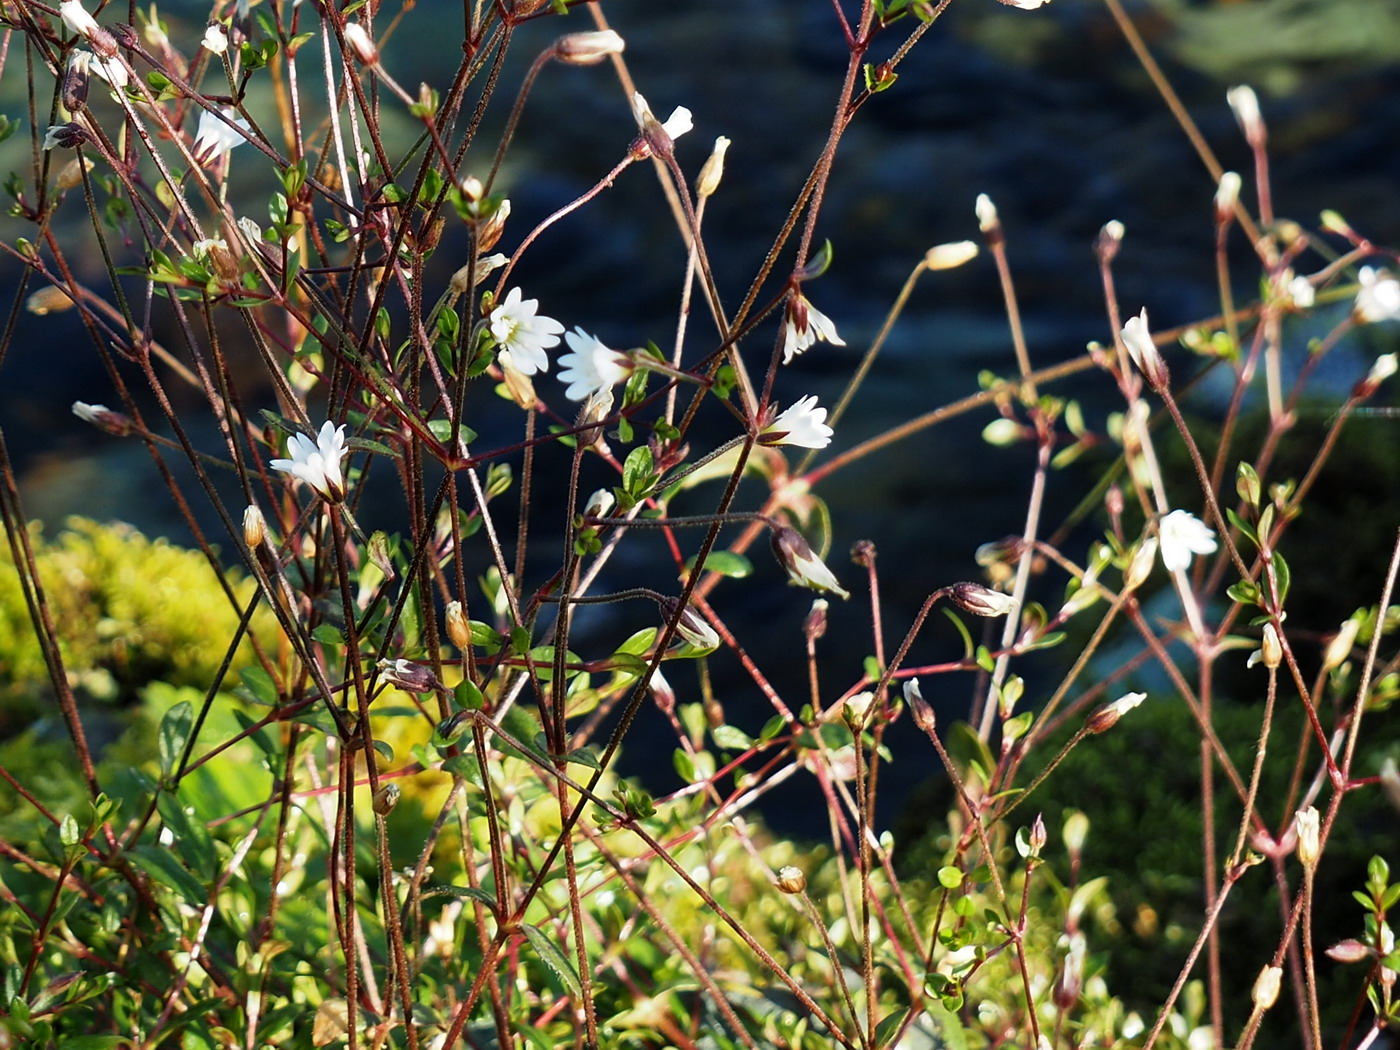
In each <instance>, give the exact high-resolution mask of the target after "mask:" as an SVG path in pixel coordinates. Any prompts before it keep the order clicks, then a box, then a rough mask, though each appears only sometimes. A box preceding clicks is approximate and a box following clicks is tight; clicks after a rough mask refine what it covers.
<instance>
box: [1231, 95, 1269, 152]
mask: <svg viewBox="0 0 1400 1050" xmlns="http://www.w3.org/2000/svg"><path fill="white" fill-rule="evenodd" d="M1225 101H1226V102H1228V103H1229V104H1230V108H1231V109H1232V110H1234V113H1235V120H1236V121H1237V122H1238V123H1239V126H1240V130H1241V131H1243V132H1244V138H1245V141H1246V142H1248V143H1249V144H1250V146H1252V147H1253V148H1254V149H1261V148H1262V147H1263V145H1264V141H1265V139H1266V138H1267V137H1268V136H1267V132H1266V131H1265V129H1264V117H1263V115H1262V114H1261V113H1260V112H1259V96H1258V95H1256V94H1255V93H1254V89H1253V88H1252V87H1250V86H1248V85H1247V84H1242V85H1240V86H1239V87H1232V88H1231V89H1230V90H1229V91H1227V92H1225Z"/></svg>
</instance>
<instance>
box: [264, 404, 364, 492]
mask: <svg viewBox="0 0 1400 1050" xmlns="http://www.w3.org/2000/svg"><path fill="white" fill-rule="evenodd" d="M349 451H350V450H349V449H348V448H346V447H345V424H344V423H342V424H341V425H340V426H338V427H337V426H336V425H335V424H334V423H332V422H331V421H330V420H326V422H325V423H323V424H321V430H320V432H319V433H318V434H317V435H316V440H315V441H312V440H311V439H310V438H309V437H307V436H306V435H305V434H293V435H292V436H291V437H290V438H288V439H287V455H288V457H290V458H288V459H274V460H273V461H272V462H271V464H269V465H270V466H271V467H272V469H273V470H280V471H282V472H283V473H286V474H290V475H292V477H294V478H296V479H297V480H299V481H304V482H306V483H307V484H308V485H310V486H311V487H312V488H313V489H315V490H316V491H317V493H319V494H320V495H321V496H322V497H324V498H325V499H327V500H330V501H331V502H332V503H337V502H339V501H340V500H342V499H344V498H345V478H344V475H342V474H341V471H340V461H341V460H342V459H344V458H345V456H346V453H348V452H349Z"/></svg>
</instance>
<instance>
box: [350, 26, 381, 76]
mask: <svg viewBox="0 0 1400 1050" xmlns="http://www.w3.org/2000/svg"><path fill="white" fill-rule="evenodd" d="M345 46H346V47H348V48H349V49H350V53H351V54H353V55H354V56H355V58H356V60H357V61H359V62H360V63H362V64H364V65H366V66H372V65H374V64H375V63H376V62H378V61H379V48H378V47H377V46H376V45H375V43H374V40H373V38H372V37H371V36H370V35H369V30H367V29H366V28H365V27H364V26H363V25H362V24H361V23H359V22H346V23H345Z"/></svg>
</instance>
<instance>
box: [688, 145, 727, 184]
mask: <svg viewBox="0 0 1400 1050" xmlns="http://www.w3.org/2000/svg"><path fill="white" fill-rule="evenodd" d="M727 152H729V140H728V139H727V138H725V137H724V136H723V135H721V136H719V137H718V138H717V139H715V148H714V149H713V150H711V151H710V155H709V156H708V157H707V158H705V165H704V167H702V168H701V169H700V177H699V178H698V179H697V180H696V181H695V195H696V196H697V197H710V196H713V195H714V192H715V190H717V189H719V180H720V179H722V178H724V155H725V154H726V153H727Z"/></svg>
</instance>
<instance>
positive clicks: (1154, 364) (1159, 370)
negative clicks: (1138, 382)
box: [1122, 307, 1171, 392]
mask: <svg viewBox="0 0 1400 1050" xmlns="http://www.w3.org/2000/svg"><path fill="white" fill-rule="evenodd" d="M1122 336H1123V345H1124V346H1125V347H1126V348H1127V350H1128V356H1129V357H1131V358H1132V359H1133V364H1135V365H1137V366H1138V370H1139V371H1141V372H1142V375H1143V378H1145V379H1146V380H1147V384H1148V386H1150V387H1152V389H1153V390H1156V391H1158V392H1161V391H1163V390H1165V389H1167V386H1168V384H1169V382H1170V380H1171V375H1170V373H1169V372H1168V371H1167V363H1166V362H1165V361H1163V360H1162V354H1161V352H1160V351H1159V350H1158V349H1157V344H1156V343H1155V342H1153V340H1152V333H1151V332H1150V331H1149V330H1148V328H1147V309H1146V307H1144V308H1143V310H1142V312H1141V313H1139V314H1138V315H1137V316H1136V317H1130V318H1128V323H1127V324H1125V325H1124V326H1123V332H1122Z"/></svg>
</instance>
